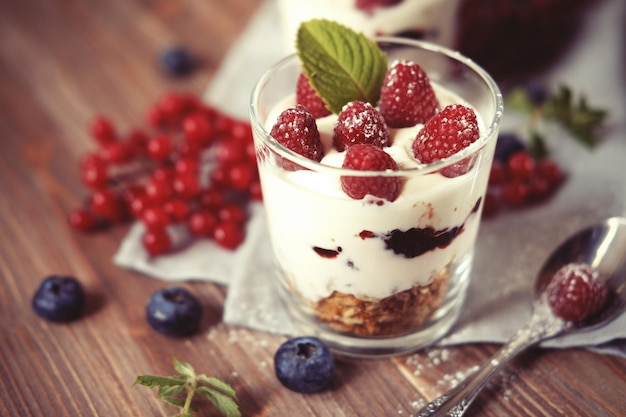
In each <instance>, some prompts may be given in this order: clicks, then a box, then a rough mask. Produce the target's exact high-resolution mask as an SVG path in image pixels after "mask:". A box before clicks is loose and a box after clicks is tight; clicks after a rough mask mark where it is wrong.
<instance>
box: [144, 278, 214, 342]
mask: <svg viewBox="0 0 626 417" xmlns="http://www.w3.org/2000/svg"><path fill="white" fill-rule="evenodd" d="M146 317H147V319H148V323H149V324H150V326H152V328H153V329H154V330H156V331H157V332H159V333H163V334H165V335H168V336H173V337H183V336H189V335H191V334H193V333H195V332H196V330H198V326H199V325H200V320H201V319H202V305H201V304H200V302H199V301H198V299H197V298H196V297H195V296H194V295H193V294H191V293H190V292H189V291H187V290H186V289H184V288H182V287H170V288H162V289H160V290H158V291H156V292H155V293H154V294H152V296H151V297H150V300H149V301H148V305H147V306H146Z"/></svg>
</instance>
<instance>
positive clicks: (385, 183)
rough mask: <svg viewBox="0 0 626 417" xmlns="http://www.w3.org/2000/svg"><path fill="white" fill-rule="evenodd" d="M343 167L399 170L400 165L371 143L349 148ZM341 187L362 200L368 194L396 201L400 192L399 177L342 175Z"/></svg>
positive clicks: (353, 196)
mask: <svg viewBox="0 0 626 417" xmlns="http://www.w3.org/2000/svg"><path fill="white" fill-rule="evenodd" d="M343 168H346V169H356V170H359V171H386V170H397V169H398V165H397V164H396V161H394V160H393V158H392V157H391V156H389V154H387V153H386V152H385V151H383V150H382V149H381V148H379V147H377V146H374V145H369V144H357V145H353V146H351V147H349V148H348V151H347V152H346V157H345V159H344V162H343ZM341 188H343V190H344V191H345V193H346V194H348V195H349V196H350V197H352V198H354V199H355V200H360V199H362V198H363V197H365V196H366V195H368V194H369V195H372V196H374V197H378V198H384V199H386V200H388V201H394V200H395V199H396V198H397V197H398V195H399V194H400V188H401V180H400V178H399V177H382V176H379V177H353V176H343V177H341Z"/></svg>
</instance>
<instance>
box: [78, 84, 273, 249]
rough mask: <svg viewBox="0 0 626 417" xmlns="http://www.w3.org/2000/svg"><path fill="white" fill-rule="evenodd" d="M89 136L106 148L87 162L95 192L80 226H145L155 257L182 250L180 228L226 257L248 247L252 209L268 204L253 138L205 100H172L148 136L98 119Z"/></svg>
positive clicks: (158, 107)
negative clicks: (221, 249)
mask: <svg viewBox="0 0 626 417" xmlns="http://www.w3.org/2000/svg"><path fill="white" fill-rule="evenodd" d="M89 134H90V136H91V137H92V138H93V139H94V140H95V142H96V143H97V144H98V148H97V149H96V150H95V151H93V152H91V153H89V154H87V155H86V156H85V157H84V158H83V159H82V160H81V162H80V175H81V179H82V181H83V182H84V184H85V185H87V187H89V188H90V190H91V195H90V196H89V198H88V199H87V202H86V204H85V205H84V206H83V207H80V208H78V209H76V210H74V211H73V212H72V213H70V216H69V221H70V224H71V225H72V226H74V227H75V228H76V229H78V230H81V231H94V230H100V229H103V228H106V227H108V226H111V225H114V224H119V223H122V222H126V221H129V220H132V219H136V220H139V221H141V222H142V223H143V225H144V226H145V232H144V235H143V239H142V242H143V245H144V248H145V249H146V251H147V252H148V253H149V254H150V255H161V254H164V253H168V252H172V251H173V250H175V249H177V247H178V246H179V245H180V244H181V242H176V241H175V239H174V238H173V234H172V228H174V227H176V228H181V227H182V228H183V229H184V230H185V231H186V235H187V236H188V237H189V239H187V242H186V243H189V242H191V241H193V240H194V239H200V238H208V239H213V240H214V241H215V243H217V244H218V245H220V246H221V247H224V248H226V249H235V248H237V247H238V246H239V245H240V244H241V243H242V242H243V240H244V237H245V228H246V223H247V219H248V215H249V214H248V207H249V203H250V202H251V201H255V200H257V201H260V200H262V195H261V187H260V183H259V176H258V170H257V166H256V158H255V150H254V144H253V141H252V131H251V128H250V124H249V123H248V122H243V121H240V120H236V119H234V118H232V117H230V116H228V115H226V114H224V113H223V112H220V111H219V110H218V109H216V108H215V107H213V106H210V105H207V104H206V103H204V102H202V100H200V99H199V98H198V97H197V96H195V95H191V94H184V93H176V92H168V93H166V94H164V95H163V96H162V97H161V98H159V99H158V100H157V102H156V103H155V104H154V105H153V106H151V107H150V109H149V111H148V114H147V126H146V128H141V129H135V130H132V131H131V132H130V133H128V134H126V135H124V136H122V135H120V134H119V133H118V132H117V130H116V128H115V126H114V124H113V123H112V122H111V121H110V120H109V119H108V118H106V117H103V116H97V117H95V118H94V119H93V120H92V122H91V123H90V125H89Z"/></svg>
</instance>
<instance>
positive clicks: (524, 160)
mask: <svg viewBox="0 0 626 417" xmlns="http://www.w3.org/2000/svg"><path fill="white" fill-rule="evenodd" d="M507 165H508V168H509V172H510V173H511V175H512V176H513V178H517V179H518V180H525V179H528V178H530V177H531V176H532V175H533V173H534V171H535V160H534V159H533V157H532V156H531V155H530V154H529V153H528V152H525V151H518V152H515V153H514V154H513V155H511V156H510V157H509V160H508V162H507Z"/></svg>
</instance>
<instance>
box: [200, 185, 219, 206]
mask: <svg viewBox="0 0 626 417" xmlns="http://www.w3.org/2000/svg"><path fill="white" fill-rule="evenodd" d="M199 201H200V205H201V206H202V207H206V208H209V209H216V208H218V207H220V206H221V205H222V204H223V202H224V196H223V195H222V193H221V192H220V191H219V190H218V189H216V188H207V189H205V190H203V191H202V193H200V197H199Z"/></svg>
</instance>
